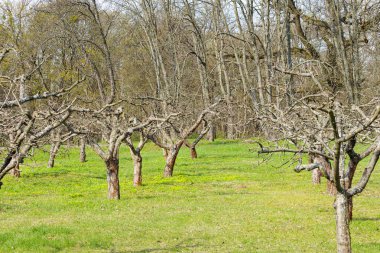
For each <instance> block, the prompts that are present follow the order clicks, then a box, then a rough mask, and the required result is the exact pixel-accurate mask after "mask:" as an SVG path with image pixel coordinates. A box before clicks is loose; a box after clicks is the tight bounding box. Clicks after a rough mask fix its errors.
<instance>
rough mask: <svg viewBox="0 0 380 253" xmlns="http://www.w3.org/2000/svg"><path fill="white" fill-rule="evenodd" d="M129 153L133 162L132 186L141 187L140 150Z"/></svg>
mask: <svg viewBox="0 0 380 253" xmlns="http://www.w3.org/2000/svg"><path fill="white" fill-rule="evenodd" d="M130 151H131V157H132V160H133V186H141V185H142V161H143V159H142V156H141V153H140V150H135V152H133V151H132V150H130Z"/></svg>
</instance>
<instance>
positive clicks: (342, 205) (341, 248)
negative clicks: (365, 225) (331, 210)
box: [335, 192, 351, 253]
mask: <svg viewBox="0 0 380 253" xmlns="http://www.w3.org/2000/svg"><path fill="white" fill-rule="evenodd" d="M335 209H336V237H337V238H336V239H337V251H338V253H351V236H350V227H349V217H348V197H347V195H346V194H345V193H340V192H338V193H337V195H336V201H335Z"/></svg>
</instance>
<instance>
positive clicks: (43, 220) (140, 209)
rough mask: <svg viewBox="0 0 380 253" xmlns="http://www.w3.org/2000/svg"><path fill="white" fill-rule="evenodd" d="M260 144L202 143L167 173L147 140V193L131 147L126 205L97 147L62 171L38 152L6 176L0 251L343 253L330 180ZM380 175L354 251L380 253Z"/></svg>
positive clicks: (124, 171) (62, 160) (364, 201)
mask: <svg viewBox="0 0 380 253" xmlns="http://www.w3.org/2000/svg"><path fill="white" fill-rule="evenodd" d="M251 147H252V144H247V143H241V142H237V141H236V142H230V141H221V140H219V141H216V142H215V143H206V142H203V143H200V145H199V148H198V155H199V158H198V159H196V160H191V158H190V157H189V150H188V149H187V148H183V150H182V153H181V154H180V156H179V158H178V160H177V165H176V168H175V171H174V177H173V178H169V179H164V178H162V171H163V167H164V160H163V157H162V153H161V151H160V150H159V149H158V148H156V147H154V146H152V145H148V146H147V147H146V149H144V150H143V158H144V168H143V173H144V174H143V181H144V182H143V183H144V186H143V187H140V188H138V189H136V188H134V187H133V186H132V161H131V159H130V157H129V152H127V150H126V149H125V148H123V149H122V153H121V162H120V163H121V168H120V169H121V176H120V179H121V198H122V199H121V200H120V201H109V200H107V199H106V188H107V185H106V179H105V168H104V165H103V163H102V161H101V160H100V159H99V158H98V157H97V156H96V155H95V154H93V153H92V152H90V151H89V152H88V160H89V161H88V162H87V163H85V164H80V163H79V162H77V161H78V160H79V155H78V150H75V149H74V150H71V151H70V152H69V151H67V150H61V153H60V155H59V156H58V158H57V160H56V167H55V168H53V169H47V168H46V161H47V156H48V154H47V153H43V152H39V153H38V154H37V155H36V156H35V158H34V160H28V161H27V163H26V165H24V166H22V170H23V172H22V177H21V178H20V179H15V178H11V177H10V176H8V177H7V178H6V179H4V185H3V188H2V189H1V190H0V219H1V222H0V252H4V253H8V252H334V251H335V250H336V246H335V223H334V209H333V207H332V204H333V198H332V197H330V196H328V195H326V194H325V188H326V187H325V182H323V184H321V185H319V186H313V185H312V184H311V183H310V182H311V175H310V174H309V173H307V172H306V173H300V174H296V173H294V172H293V171H292V168H291V167H286V166H282V167H281V168H279V165H280V164H282V162H283V158H284V157H283V156H281V155H278V156H276V157H274V159H272V161H271V162H270V163H264V164H259V161H261V160H262V158H261V157H258V156H257V154H255V153H252V152H250V151H249V148H251ZM379 172H380V169H379V168H377V171H375V173H374V174H373V177H372V179H371V181H370V183H369V185H368V187H367V189H366V190H365V191H364V192H363V193H362V194H361V195H360V196H359V197H357V198H356V199H355V200H354V221H353V222H352V223H351V234H352V241H353V242H352V243H353V250H354V252H380V173H379ZM360 174H361V173H360ZM360 174H359V175H360Z"/></svg>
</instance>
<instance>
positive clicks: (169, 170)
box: [164, 144, 182, 177]
mask: <svg viewBox="0 0 380 253" xmlns="http://www.w3.org/2000/svg"><path fill="white" fill-rule="evenodd" d="M181 146H182V144H180V145H173V146H171V147H170V150H168V155H167V157H166V165H165V170H164V177H171V176H173V170H174V164H175V161H176V159H177V156H178V153H179V150H180V149H181Z"/></svg>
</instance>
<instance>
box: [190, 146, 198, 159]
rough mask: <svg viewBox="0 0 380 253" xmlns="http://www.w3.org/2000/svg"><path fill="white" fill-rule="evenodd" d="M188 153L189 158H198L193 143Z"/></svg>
mask: <svg viewBox="0 0 380 253" xmlns="http://www.w3.org/2000/svg"><path fill="white" fill-rule="evenodd" d="M190 155H191V159H195V158H198V154H197V149H196V148H195V145H194V144H191V146H190Z"/></svg>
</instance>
